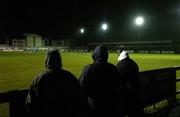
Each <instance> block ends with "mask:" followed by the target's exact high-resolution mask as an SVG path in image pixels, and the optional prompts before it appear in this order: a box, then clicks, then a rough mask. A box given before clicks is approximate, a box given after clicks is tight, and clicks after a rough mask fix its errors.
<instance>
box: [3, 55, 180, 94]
mask: <svg viewBox="0 0 180 117" xmlns="http://www.w3.org/2000/svg"><path fill="white" fill-rule="evenodd" d="M61 55H62V62H63V69H66V70H69V71H70V72H72V73H73V74H74V75H75V76H76V77H77V78H79V76H80V74H81V71H82V69H83V68H84V66H85V65H86V64H90V63H92V62H93V61H92V58H91V53H72V52H62V53H61ZM130 57H131V58H132V59H134V60H135V61H136V62H137V64H138V65H139V68H140V71H145V70H151V69H158V68H165V67H171V66H178V65H180V55H175V54H130ZM117 58H118V54H117V53H110V54H109V60H108V61H109V62H110V63H112V64H114V65H116V64H117ZM44 59H45V54H44V53H31V54H28V53H23V52H0V92H4V91H7V90H15V89H22V88H28V87H29V85H30V83H31V81H32V79H33V78H34V77H35V76H36V75H37V74H39V73H40V72H42V71H44V70H45V67H44Z"/></svg>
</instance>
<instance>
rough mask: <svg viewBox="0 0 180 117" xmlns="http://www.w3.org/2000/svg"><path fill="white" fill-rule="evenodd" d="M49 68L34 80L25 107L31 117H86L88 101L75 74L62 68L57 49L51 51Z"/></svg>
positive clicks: (47, 61)
mask: <svg viewBox="0 0 180 117" xmlns="http://www.w3.org/2000/svg"><path fill="white" fill-rule="evenodd" d="M45 66H46V68H47V69H46V70H45V71H44V72H43V73H41V74H39V75H38V76H37V77H36V78H35V79H34V80H33V82H32V84H31V87H30V90H29V94H28V96H27V101H26V106H27V110H28V113H29V115H30V116H32V117H47V116H48V117H86V116H88V113H87V112H88V110H87V109H88V106H87V104H88V102H86V100H85V98H84V97H83V96H82V92H81V91H80V85H79V82H78V80H77V79H76V77H75V76H74V75H73V74H72V73H70V72H69V71H66V70H63V69H62V62H61V56H60V54H59V52H58V51H57V50H51V51H48V52H47V54H46V59H45Z"/></svg>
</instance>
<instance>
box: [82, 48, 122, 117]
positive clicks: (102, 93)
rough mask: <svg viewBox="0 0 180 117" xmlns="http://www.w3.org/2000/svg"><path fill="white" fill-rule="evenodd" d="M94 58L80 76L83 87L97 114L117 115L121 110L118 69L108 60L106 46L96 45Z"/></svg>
mask: <svg viewBox="0 0 180 117" xmlns="http://www.w3.org/2000/svg"><path fill="white" fill-rule="evenodd" d="M92 58H93V60H94V63H93V64H89V65H87V66H85V68H84V70H83V72H82V74H81V76H80V85H81V88H82V89H83V91H84V93H85V94H86V96H88V98H89V103H90V105H91V107H92V109H93V112H94V114H95V115H96V116H97V115H99V116H111V117H113V116H117V113H118V112H117V110H118V111H119V112H120V109H119V105H118V104H119V102H118V101H119V100H120V98H119V91H120V80H119V74H118V70H117V68H116V67H115V66H114V65H113V64H111V63H108V62H107V59H108V51H107V48H106V47H104V46H98V47H96V49H95V50H94V51H93V54H92ZM117 100H118V101H117Z"/></svg>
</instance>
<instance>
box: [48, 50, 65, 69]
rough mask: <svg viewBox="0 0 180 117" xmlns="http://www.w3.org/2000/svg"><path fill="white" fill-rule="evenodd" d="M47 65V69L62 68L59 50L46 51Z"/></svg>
mask: <svg viewBox="0 0 180 117" xmlns="http://www.w3.org/2000/svg"><path fill="white" fill-rule="evenodd" d="M45 66H46V68H47V69H53V70H59V69H61V68H62V60H61V55H60V53H59V52H58V50H50V51H47V53H46V58H45Z"/></svg>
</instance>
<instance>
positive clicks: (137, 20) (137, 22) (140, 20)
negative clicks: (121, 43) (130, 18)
mask: <svg viewBox="0 0 180 117" xmlns="http://www.w3.org/2000/svg"><path fill="white" fill-rule="evenodd" d="M134 24H135V25H136V26H137V27H138V41H139V44H138V45H139V51H140V42H141V36H142V35H141V31H140V28H141V27H142V26H143V25H144V18H143V17H142V16H138V17H136V18H135V20H134Z"/></svg>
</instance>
